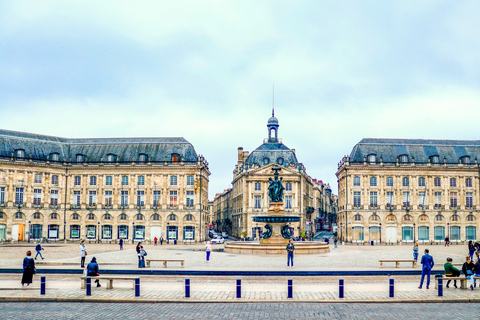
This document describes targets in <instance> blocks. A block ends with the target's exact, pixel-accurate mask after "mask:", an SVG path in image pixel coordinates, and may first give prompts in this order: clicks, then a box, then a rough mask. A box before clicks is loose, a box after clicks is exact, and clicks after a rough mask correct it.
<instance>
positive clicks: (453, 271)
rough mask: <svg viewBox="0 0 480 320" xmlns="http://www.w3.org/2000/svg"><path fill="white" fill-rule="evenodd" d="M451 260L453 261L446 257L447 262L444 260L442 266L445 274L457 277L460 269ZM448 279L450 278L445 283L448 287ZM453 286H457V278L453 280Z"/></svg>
mask: <svg viewBox="0 0 480 320" xmlns="http://www.w3.org/2000/svg"><path fill="white" fill-rule="evenodd" d="M452 261H453V259H452V258H447V262H445V264H444V265H443V267H444V268H445V276H447V277H458V276H459V275H460V270H458V269H457V268H455V267H454V266H453V264H452ZM450 281H452V280H448V281H447V285H446V287H447V288H448V285H449V284H450ZM453 286H454V287H455V288H457V280H453Z"/></svg>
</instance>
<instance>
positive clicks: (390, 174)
mask: <svg viewBox="0 0 480 320" xmlns="http://www.w3.org/2000/svg"><path fill="white" fill-rule="evenodd" d="M479 156H480V141H453V140H394V139H362V140H361V141H360V142H359V143H358V144H357V145H355V146H354V148H353V150H352V152H351V153H350V156H345V157H344V158H343V159H342V161H341V162H340V163H339V166H338V170H337V173H336V174H337V178H338V190H339V191H338V192H339V195H338V207H339V213H338V222H339V231H338V232H339V236H340V237H341V238H342V240H343V241H347V242H363V241H366V242H368V241H375V242H379V241H381V242H382V243H385V242H386V243H400V244H401V243H405V242H413V241H415V240H418V241H419V242H425V243H427V242H442V241H444V239H445V237H449V238H450V241H452V242H460V241H466V240H476V239H477V230H478V227H479V225H478V224H479V220H478V208H479V201H480V200H479V185H480V184H479V177H480V169H479V165H478V161H477V159H478V157H479Z"/></svg>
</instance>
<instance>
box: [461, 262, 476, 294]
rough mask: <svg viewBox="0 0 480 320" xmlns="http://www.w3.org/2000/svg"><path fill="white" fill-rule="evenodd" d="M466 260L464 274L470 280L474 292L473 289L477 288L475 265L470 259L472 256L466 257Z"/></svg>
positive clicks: (463, 268)
mask: <svg viewBox="0 0 480 320" xmlns="http://www.w3.org/2000/svg"><path fill="white" fill-rule="evenodd" d="M465 259H466V262H464V263H463V266H462V272H463V274H464V275H465V277H467V279H470V289H472V290H473V287H476V286H477V283H476V281H475V276H474V273H475V264H474V263H473V262H472V259H470V256H466V257H465Z"/></svg>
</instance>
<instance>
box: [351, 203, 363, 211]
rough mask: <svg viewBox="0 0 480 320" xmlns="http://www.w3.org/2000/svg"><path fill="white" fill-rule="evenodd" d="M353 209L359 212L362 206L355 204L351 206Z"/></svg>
mask: <svg viewBox="0 0 480 320" xmlns="http://www.w3.org/2000/svg"><path fill="white" fill-rule="evenodd" d="M353 209H354V210H360V209H362V206H361V205H359V204H357V205H355V204H354V205H353Z"/></svg>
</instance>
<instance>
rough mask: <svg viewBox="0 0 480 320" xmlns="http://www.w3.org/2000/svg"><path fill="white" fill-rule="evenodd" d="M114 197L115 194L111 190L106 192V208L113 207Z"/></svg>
mask: <svg viewBox="0 0 480 320" xmlns="http://www.w3.org/2000/svg"><path fill="white" fill-rule="evenodd" d="M112 195H113V192H112V191H110V190H107V191H105V207H107V208H111V207H112Z"/></svg>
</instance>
